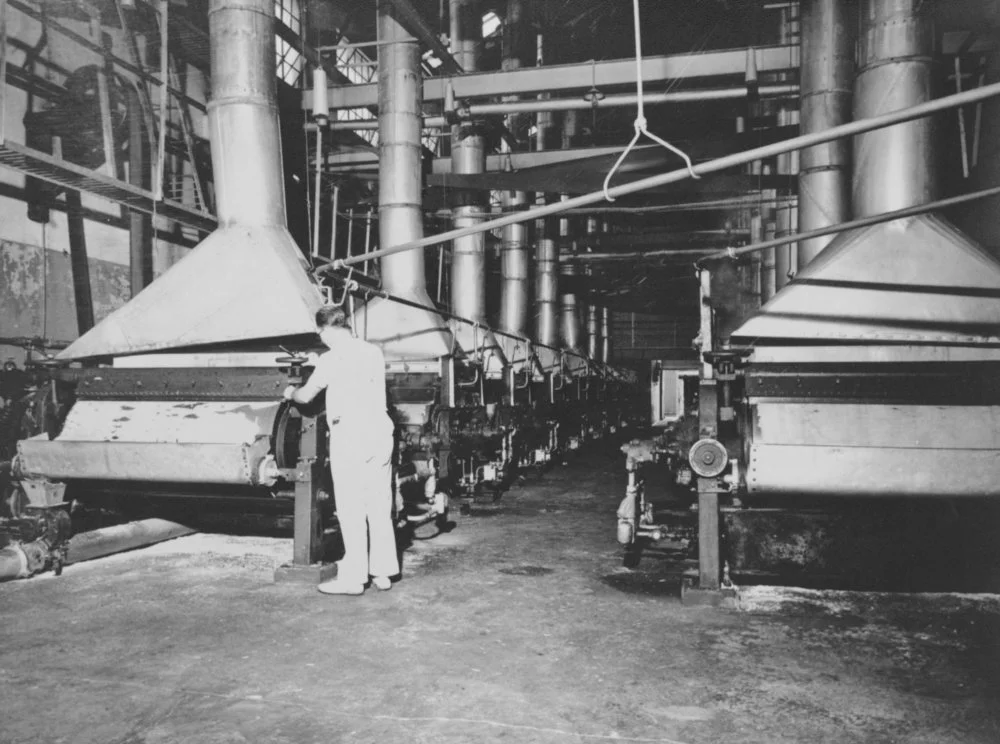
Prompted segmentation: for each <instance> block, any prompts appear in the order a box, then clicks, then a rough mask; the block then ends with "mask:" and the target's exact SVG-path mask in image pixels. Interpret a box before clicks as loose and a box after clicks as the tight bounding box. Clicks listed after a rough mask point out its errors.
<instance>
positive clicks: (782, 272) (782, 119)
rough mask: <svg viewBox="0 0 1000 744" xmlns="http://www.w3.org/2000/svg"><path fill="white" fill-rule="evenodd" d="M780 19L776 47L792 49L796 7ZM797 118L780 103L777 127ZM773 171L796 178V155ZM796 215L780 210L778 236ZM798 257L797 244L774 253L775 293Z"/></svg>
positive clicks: (785, 10)
mask: <svg viewBox="0 0 1000 744" xmlns="http://www.w3.org/2000/svg"><path fill="white" fill-rule="evenodd" d="M779 15H780V26H779V28H778V43H779V44H783V45H788V46H791V45H794V44H795V43H796V41H798V39H799V3H798V2H790V3H789V4H788V5H787V6H786V7H783V8H780V10H779ZM793 48H794V47H793ZM798 58H799V59H801V50H798ZM797 61H798V60H796V62H797ZM782 77H784V76H782ZM798 115H799V112H798V111H795V110H793V109H791V108H789V107H788V105H787V104H784V103H782V104H781V105H780V106H779V108H778V125H779V126H788V125H792V124H796V123H798ZM775 167H776V168H777V172H778V175H779V176H795V175H796V174H797V173H798V172H799V153H798V152H797V151H796V152H790V153H785V154H784V155H779V156H778V158H777V160H776V163H775ZM792 212H795V214H792ZM797 213H798V208H797V207H796V206H795V205H794V204H793V205H792V206H789V207H781V208H779V210H778V213H777V217H776V219H777V221H778V235H788V234H790V233H791V232H793V231H794V226H795V224H796V222H797V220H798V214H797ZM797 257H798V244H797V243H793V244H791V245H788V246H782V247H781V248H778V249H776V250H775V256H774V263H775V289H776V290H777V289H781V288H782V287H784V286H785V285H786V284H788V282H789V281H791V279H792V277H794V276H795V273H796V272H797V271H798V268H799V267H798V265H797Z"/></svg>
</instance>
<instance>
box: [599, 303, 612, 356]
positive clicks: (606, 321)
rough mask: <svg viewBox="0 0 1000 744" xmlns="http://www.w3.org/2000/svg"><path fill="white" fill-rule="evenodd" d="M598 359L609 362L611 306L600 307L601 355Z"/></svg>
mask: <svg viewBox="0 0 1000 744" xmlns="http://www.w3.org/2000/svg"><path fill="white" fill-rule="evenodd" d="M598 359H599V360H600V361H602V362H604V363H605V364H611V308H609V307H602V308H601V355H600V357H598Z"/></svg>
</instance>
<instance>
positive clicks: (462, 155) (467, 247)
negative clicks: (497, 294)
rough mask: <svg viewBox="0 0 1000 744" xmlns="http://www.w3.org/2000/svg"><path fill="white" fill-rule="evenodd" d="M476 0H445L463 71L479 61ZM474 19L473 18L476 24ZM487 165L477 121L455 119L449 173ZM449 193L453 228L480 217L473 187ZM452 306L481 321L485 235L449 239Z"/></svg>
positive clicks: (474, 67)
mask: <svg viewBox="0 0 1000 744" xmlns="http://www.w3.org/2000/svg"><path fill="white" fill-rule="evenodd" d="M476 5H477V2H476V0H450V11H451V47H452V53H453V54H454V55H455V59H456V61H457V62H458V64H460V65H461V66H462V68H463V69H464V70H466V71H468V72H475V71H477V70H478V68H479V64H478V52H479V50H478V41H477V39H479V38H481V37H482V19H481V18H480V19H477V18H476ZM477 20H478V23H477ZM485 170H486V146H485V140H484V137H483V132H482V129H481V128H480V127H479V126H478V125H477V124H476V123H468V122H466V123H461V124H456V125H455V126H453V127H452V129H451V172H452V173H455V174H463V175H467V174H470V175H471V174H480V173H483V172H485ZM453 197H454V198H455V200H456V205H455V206H454V207H453V209H452V222H453V223H454V225H455V227H456V228H462V227H471V226H474V225H478V224H479V223H481V222H482V221H483V203H482V200H481V197H480V195H479V192H478V191H475V190H472V189H460V190H457V191H456V192H455V193H454V194H453ZM451 305H452V310H453V311H454V312H455V313H457V314H458V315H461V316H464V317H468V318H472V319H474V320H476V321H485V320H486V234H485V233H473V234H471V235H466V236H465V237H462V238H458V239H457V240H455V241H454V243H453V245H452V251H451Z"/></svg>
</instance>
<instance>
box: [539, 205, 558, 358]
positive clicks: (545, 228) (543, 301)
mask: <svg viewBox="0 0 1000 744" xmlns="http://www.w3.org/2000/svg"><path fill="white" fill-rule="evenodd" d="M539 197H540V198H539V203H541V204H544V203H545V195H544V194H539ZM549 225H550V220H544V219H542V220H536V222H535V340H536V341H537V342H538V343H540V344H545V345H546V346H553V347H555V346H558V345H559V325H558V320H557V319H558V308H559V273H558V272H559V246H558V245H556V241H555V240H553V239H552V236H551V235H549Z"/></svg>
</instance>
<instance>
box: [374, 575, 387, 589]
mask: <svg viewBox="0 0 1000 744" xmlns="http://www.w3.org/2000/svg"><path fill="white" fill-rule="evenodd" d="M372 586H373V587H375V588H376V589H378V590H379V591H380V592H387V591H389V590H390V589H392V581H390V580H389V577H388V576H372Z"/></svg>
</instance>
